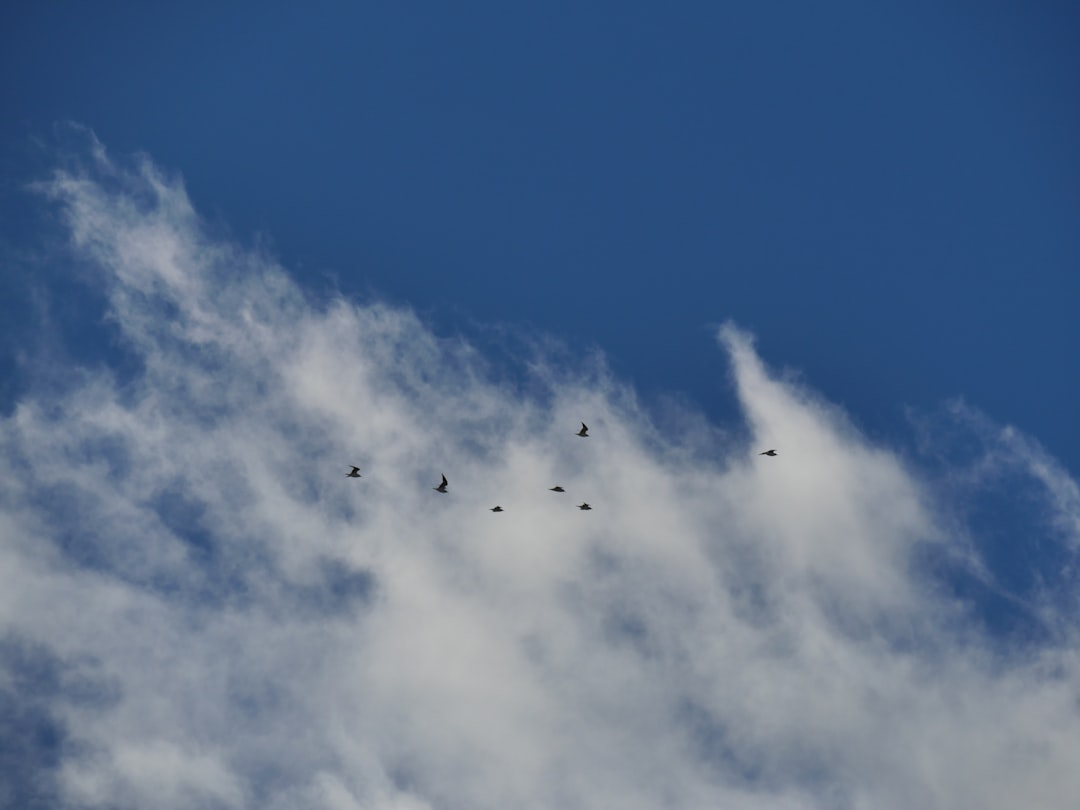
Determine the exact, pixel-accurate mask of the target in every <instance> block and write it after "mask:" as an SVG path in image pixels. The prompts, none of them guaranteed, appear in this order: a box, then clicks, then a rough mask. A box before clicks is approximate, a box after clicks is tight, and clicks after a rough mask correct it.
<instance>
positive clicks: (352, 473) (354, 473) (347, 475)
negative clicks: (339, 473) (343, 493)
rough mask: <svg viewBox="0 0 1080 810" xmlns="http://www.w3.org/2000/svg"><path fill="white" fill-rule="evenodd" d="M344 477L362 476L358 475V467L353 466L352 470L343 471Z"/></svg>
mask: <svg viewBox="0 0 1080 810" xmlns="http://www.w3.org/2000/svg"><path fill="white" fill-rule="evenodd" d="M349 466H352V465H349ZM345 477H346V478H363V476H362V475H360V468H359V467H353V468H352V472H347V473H345Z"/></svg>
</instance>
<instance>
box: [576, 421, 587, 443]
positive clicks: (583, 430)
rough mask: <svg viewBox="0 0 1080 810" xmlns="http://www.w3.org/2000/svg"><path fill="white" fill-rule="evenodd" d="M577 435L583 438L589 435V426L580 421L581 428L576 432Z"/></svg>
mask: <svg viewBox="0 0 1080 810" xmlns="http://www.w3.org/2000/svg"><path fill="white" fill-rule="evenodd" d="M577 435H578V436H581V437H582V438H583V439H587V438H588V437H589V426H588V425H586V424H585V423H584V422H582V423H581V430H579V431H578V432H577Z"/></svg>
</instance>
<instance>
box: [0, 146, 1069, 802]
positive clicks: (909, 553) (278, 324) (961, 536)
mask: <svg viewBox="0 0 1080 810" xmlns="http://www.w3.org/2000/svg"><path fill="white" fill-rule="evenodd" d="M39 191H40V192H42V193H44V194H45V195H46V196H47V197H48V198H49V199H51V200H52V202H53V204H54V205H55V209H56V210H57V211H58V212H59V214H60V216H61V217H62V220H63V222H64V224H65V227H66V229H67V232H68V233H69V235H70V239H71V250H72V254H73V260H78V261H79V262H83V263H88V264H89V265H91V266H93V267H94V268H96V271H97V272H98V274H99V276H98V278H99V280H100V284H101V285H102V287H103V289H104V290H105V292H106V297H107V300H108V322H109V328H110V329H112V330H113V333H114V336H115V339H116V340H117V341H118V342H119V344H120V345H121V346H122V348H123V350H124V351H125V352H127V353H129V354H130V356H131V357H132V358H134V360H135V363H134V371H131V372H130V373H127V374H119V373H116V372H115V371H111V370H109V369H108V368H85V367H76V366H74V365H70V366H69V367H67V368H65V369H64V371H65V372H66V374H65V379H66V381H65V383H64V384H63V385H62V386H60V387H59V388H57V386H56V384H55V380H56V379H57V375H52V374H50V375H49V378H50V380H52V381H53V382H51V383H50V384H49V385H48V386H43V387H41V388H39V389H34V388H31V390H30V391H29V393H28V394H27V395H26V396H25V397H24V398H23V399H22V400H21V401H20V402H19V403H18V405H17V407H16V408H15V409H14V410H13V412H12V413H11V415H10V416H8V417H6V418H4V420H3V422H2V424H0V445H2V448H3V452H2V453H0V464H2V465H3V469H2V470H0V503H2V511H0V557H2V559H0V622H2V624H3V626H2V628H0V639H2V640H3V641H2V646H0V649H2V650H3V657H2V662H3V663H2V665H0V710H2V711H3V712H4V713H5V716H6V718H7V719H9V720H11V721H12V723H9V724H7V725H6V726H5V728H6V729H11V730H10V731H8V730H5V731H3V732H0V735H3V736H4V738H3V739H2V740H0V741H2V743H3V745H4V748H5V751H8V750H14V746H15V745H16V742H15V740H14V739H13V736H15V735H17V736H19V737H20V738H25V739H32V740H36V741H37V742H35V743H34V744H33V745H32V746H27V747H26V748H25V751H28V752H29V753H24V754H21V755H20V756H21V757H23V759H19V758H16V757H13V756H12V755H7V754H6V755H5V756H6V759H5V761H4V770H5V771H7V773H6V774H4V783H5V787H4V788H3V790H4V791H6V793H4V794H0V803H4V802H5V801H7V800H12V799H17V800H18V801H19V803H21V804H22V806H35V804H34V803H35V802H36V803H37V806H41V807H46V806H60V805H63V806H71V807H110V808H111V807H141V806H154V807H162V808H184V807H190V806H193V805H197V806H206V807H221V808H242V807H259V808H291V807H311V808H327V809H328V810H330V809H332V810H346V809H347V808H348V809H351V808H380V809H381V808H387V809H389V808H400V809H402V810H421V809H422V808H470V810H474V809H476V808H504V807H519V808H551V807H560V808H595V809H596V810H599V809H600V808H611V807H622V808H657V807H673V808H682V807H685V808H692V807H705V806H710V807H716V806H723V807H732V808H748V809H750V808H796V807H800V808H801V807H807V808H809V807H830V808H836V807H841V808H842V807H850V808H863V807H874V808H908V807H912V806H924V807H955V808H969V807H984V808H1013V807H1017V806H1040V807H1066V806H1069V803H1070V802H1071V801H1072V800H1074V798H1075V796H1077V795H1080V774H1078V772H1077V771H1076V769H1075V767H1074V763H1075V762H1076V761H1078V759H1080V712H1078V696H1080V660H1078V654H1077V653H1078V649H1080V648H1078V647H1077V644H1076V633H1075V624H1074V623H1073V624H1070V622H1069V620H1068V619H1067V618H1064V617H1063V616H1062V615H1061V614H1060V613H1055V614H1054V615H1053V617H1052V620H1053V621H1054V622H1055V628H1056V632H1055V634H1054V635H1053V637H1052V639H1051V641H1049V642H1047V643H1046V644H1043V645H1041V646H1038V647H1036V648H1032V649H1026V650H1025V651H1024V654H1022V655H1021V654H1020V653H1019V652H1018V651H1017V648H1016V647H1015V646H1013V645H1012V644H1010V643H1006V642H1003V641H1002V640H1001V639H999V638H996V637H995V636H994V634H993V633H990V632H987V631H986V630H985V628H983V627H982V626H981V625H980V624H979V623H978V622H976V621H975V620H974V619H973V618H972V615H971V609H970V605H968V604H967V603H966V602H965V601H964V600H963V599H961V598H958V597H957V596H956V595H955V593H953V592H951V591H950V590H949V589H948V588H947V587H944V586H943V584H942V581H941V579H940V578H939V577H936V576H934V574H933V572H932V571H930V570H928V567H927V564H926V560H927V559H928V558H944V557H948V555H949V553H951V552H950V549H953V548H954V547H956V548H959V547H960V546H963V548H964V551H963V553H962V554H960V553H959V552H958V558H960V557H962V558H964V559H965V560H968V561H969V562H970V561H972V560H975V559H976V557H977V554H978V551H977V549H976V548H975V546H974V545H973V544H972V543H971V538H970V536H968V534H969V533H968V532H966V530H962V529H960V528H958V525H959V524H958V522H957V521H956V520H953V519H949V518H948V517H947V511H948V510H947V507H948V505H947V504H943V503H942V502H941V500H940V498H936V497H934V496H933V495H932V494H931V489H930V486H929V480H928V479H927V478H926V477H925V475H924V474H922V473H920V472H919V469H918V468H917V467H915V466H914V465H912V464H911V463H909V462H908V461H905V460H904V459H903V458H901V457H900V456H899V455H898V454H896V453H895V452H893V451H891V450H890V449H888V448H884V447H880V446H875V444H874V443H873V442H871V441H869V440H867V438H866V437H865V436H863V435H862V434H861V433H860V432H859V430H858V429H857V428H856V427H855V426H854V425H853V424H852V423H851V422H850V420H849V419H848V418H847V417H846V416H845V415H844V414H843V412H842V411H841V410H840V409H839V408H837V407H835V406H832V405H830V404H829V403H828V402H826V401H825V400H823V399H822V398H821V397H820V396H818V395H816V394H814V393H813V392H812V391H810V390H809V389H807V388H806V387H805V386H803V385H801V384H799V383H797V382H795V381H793V380H791V379H787V378H784V377H783V376H778V375H776V374H774V373H773V372H771V371H770V370H769V369H768V368H767V367H766V365H765V364H764V363H763V362H762V360H761V359H760V358H759V356H758V355H757V353H756V352H755V349H754V346H753V343H752V340H751V339H750V337H749V336H748V335H746V334H745V333H744V332H742V331H740V330H739V329H737V328H736V327H734V326H727V327H725V328H724V329H723V330H721V333H720V344H721V346H722V347H723V349H724V351H725V352H726V353H727V355H728V357H729V359H730V364H731V369H732V381H733V388H734V391H735V393H736V395H737V396H738V398H739V401H740V403H741V406H742V409H743V412H744V414H745V420H746V425H745V429H744V430H742V433H741V435H743V436H744V437H745V440H744V439H739V440H736V439H732V438H731V437H730V436H720V435H719V434H718V433H715V432H714V433H713V434H712V435H707V436H706V435H702V434H701V433H700V432H698V431H695V430H689V429H688V430H686V431H684V432H679V433H677V434H675V435H671V434H666V435H665V434H662V433H661V431H660V430H659V429H658V428H657V427H656V426H655V424H654V423H653V422H652V421H651V420H650V418H649V415H648V413H646V412H645V411H644V410H643V409H641V408H640V407H638V405H637V404H636V402H635V399H634V396H633V394H632V392H631V391H629V390H628V389H627V388H626V387H625V386H623V385H621V384H620V383H619V382H618V381H617V380H614V379H612V378H611V377H610V376H609V375H607V374H606V373H605V372H603V371H602V370H600V371H597V370H595V369H592V370H582V369H580V368H579V369H576V370H570V371H568V370H566V369H563V368H560V367H559V365H558V364H556V363H552V362H548V361H546V360H545V359H544V356H543V355H542V354H541V355H538V356H537V357H534V358H532V363H533V368H532V371H531V373H532V374H533V377H534V380H535V383H536V387H538V388H539V389H542V393H541V394H535V393H533V392H526V391H523V390H521V389H520V388H514V389H510V388H508V387H506V386H502V385H500V384H498V383H497V382H495V381H493V380H492V379H491V377H490V375H489V374H487V373H486V371H485V367H484V361H483V358H482V357H480V356H479V355H478V353H477V352H476V351H475V350H474V349H473V348H471V347H470V346H469V345H467V344H466V343H464V342H462V341H457V340H448V339H440V338H438V337H436V336H435V335H434V334H433V333H432V332H431V331H430V330H429V329H427V328H426V327H425V326H424V325H423V324H422V323H421V322H420V321H419V320H418V319H417V318H416V317H415V316H413V315H412V314H411V313H409V312H407V311H405V310H402V309H396V308H393V307H389V306H385V305H381V304H365V305H358V304H356V303H351V302H349V301H345V300H341V299H335V300H331V301H329V302H318V301H313V300H311V299H310V297H309V296H308V295H306V294H305V293H304V292H303V291H302V290H301V289H300V288H299V287H298V286H297V285H296V284H295V283H294V282H293V281H292V280H291V279H290V278H289V277H288V276H287V274H286V273H285V272H284V271H283V270H282V269H281V268H280V267H278V266H277V265H276V264H275V263H274V261H273V260H272V259H270V258H268V257H267V256H265V255H263V254H261V253H259V252H258V251H251V250H246V249H243V248H241V247H239V246H237V245H236V244H234V243H231V242H229V241H227V240H224V239H221V238H218V237H215V236H213V235H212V234H211V232H210V230H209V229H207V228H206V227H205V225H204V224H203V222H202V221H201V220H200V218H199V217H198V215H197V214H196V212H195V211H194V210H193V208H192V205H191V203H190V201H189V199H188V197H187V195H186V193H185V191H184V189H183V187H182V184H181V183H180V182H179V181H178V180H177V179H175V178H170V177H168V176H166V175H165V174H163V173H162V172H161V171H160V170H159V169H157V168H156V167H155V166H154V165H153V164H152V163H151V162H150V161H148V160H141V161H138V162H136V163H134V164H132V165H127V164H124V163H121V162H116V161H113V160H111V159H110V158H109V157H107V156H106V155H105V153H104V150H102V149H100V148H98V149H95V150H94V151H93V154H92V155H91V156H90V157H89V158H87V159H86V162H85V163H84V164H83V166H82V167H81V168H78V169H68V170H64V171H60V172H58V173H57V174H56V175H55V176H54V177H52V178H51V179H50V180H49V181H48V182H46V183H43V184H42V185H41V186H40V188H39ZM583 419H584V420H585V421H586V422H587V423H588V424H589V427H590V435H589V437H588V440H587V441H583V440H581V439H580V438H578V437H576V436H574V435H573V434H574V432H575V431H576V430H577V426H578V424H579V423H580V422H581V421H582V420H583ZM684 424H686V425H700V424H701V423H700V422H695V421H694V420H693V419H689V418H688V419H687V420H686V421H685V423H684ZM1004 438H1005V441H1004V442H1002V441H1000V439H1001V437H1000V436H999V437H998V438H997V439H995V440H994V441H995V442H997V443H996V444H994V446H995V447H998V448H999V449H1001V452H1005V451H1006V450H1008V451H1009V452H1010V453H1011V455H1009V456H1008V458H1010V459H1012V460H1013V461H1014V462H1016V463H1020V464H1022V465H1026V467H1025V469H1027V470H1028V473H1029V475H1034V476H1035V477H1036V478H1037V479H1039V481H1040V482H1041V485H1042V486H1043V488H1044V489H1045V491H1046V492H1048V493H1050V496H1049V497H1048V499H1047V501H1046V503H1047V507H1046V509H1047V511H1046V512H1045V514H1048V515H1051V518H1052V519H1051V520H1050V521H1049V524H1048V525H1052V526H1053V527H1054V531H1056V532H1058V534H1057V535H1055V539H1054V540H1053V542H1054V543H1055V544H1056V547H1057V548H1059V549H1060V550H1061V555H1062V559H1068V560H1071V559H1072V558H1073V557H1074V556H1075V551H1076V549H1075V538H1076V529H1075V527H1076V520H1077V517H1078V513H1080V510H1078V507H1077V496H1076V486H1075V483H1074V482H1073V481H1072V480H1071V479H1069V477H1068V476H1067V475H1066V474H1065V473H1064V471H1062V470H1061V469H1060V468H1058V467H1057V466H1056V465H1054V464H1053V462H1052V459H1050V457H1049V456H1048V455H1047V454H1045V453H1044V452H1043V451H1041V450H1040V449H1038V448H1037V447H1036V446H1035V445H1033V444H1032V443H1030V441H1028V440H1026V439H1024V438H1023V437H1021V436H1018V435H1016V434H1015V433H1012V434H1009V435H1008V436H1006V437H1004ZM774 446H775V447H778V448H780V454H779V455H778V456H777V457H775V458H768V457H759V456H758V455H757V451H758V450H760V449H764V448H765V447H774ZM703 447H707V448H709V451H710V452H708V453H707V452H704V451H703ZM1010 448H1011V450H1010ZM1017 460H1019V461H1017ZM352 464H357V465H358V466H359V467H360V470H361V472H362V473H363V476H364V477H363V478H361V479H355V480H353V479H349V478H347V477H345V473H346V472H348V470H349V467H350V465H352ZM442 473H446V474H447V476H448V478H449V479H450V488H449V492H448V493H446V494H445V495H440V494H437V493H434V492H432V491H431V490H432V487H434V486H435V485H436V484H438V482H439V476H440V474H442ZM555 484H560V485H562V486H563V487H565V489H566V493H565V494H558V493H554V492H551V491H549V487H551V486H553V485H555ZM582 500H584V501H588V502H589V503H590V504H592V506H593V509H592V511H589V512H585V511H580V510H578V509H576V508H575V505H576V504H577V503H579V502H580V501H582ZM496 503H498V504H501V505H502V506H503V507H504V508H505V510H506V511H505V512H503V513H501V514H492V513H491V512H490V511H488V510H489V508H490V507H491V506H492V505H494V504H496ZM1048 542H1049V541H1048ZM935 555H937V557H935ZM973 555H974V556H973ZM971 564H972V565H973V566H974V565H975V563H974V562H972V563H971ZM1048 615H1049V614H1048ZM1047 620H1048V621H1049V620H1050V619H1047ZM16 771H17V772H18V773H20V774H22V776H21V777H16V776H15V775H14V774H15V773H16Z"/></svg>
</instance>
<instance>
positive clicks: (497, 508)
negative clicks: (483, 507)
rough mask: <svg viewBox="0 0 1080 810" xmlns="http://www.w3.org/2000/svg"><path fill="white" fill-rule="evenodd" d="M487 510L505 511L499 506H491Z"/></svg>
mask: <svg viewBox="0 0 1080 810" xmlns="http://www.w3.org/2000/svg"><path fill="white" fill-rule="evenodd" d="M488 511H491V512H505V511H506V510H505V509H503V508H502V507H501V506H493V507H491V509H490V510H488Z"/></svg>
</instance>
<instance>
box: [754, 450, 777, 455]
mask: <svg viewBox="0 0 1080 810" xmlns="http://www.w3.org/2000/svg"><path fill="white" fill-rule="evenodd" d="M758 455H759V456H775V455H776V451H775V450H766V451H765V452H764V453H758Z"/></svg>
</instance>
